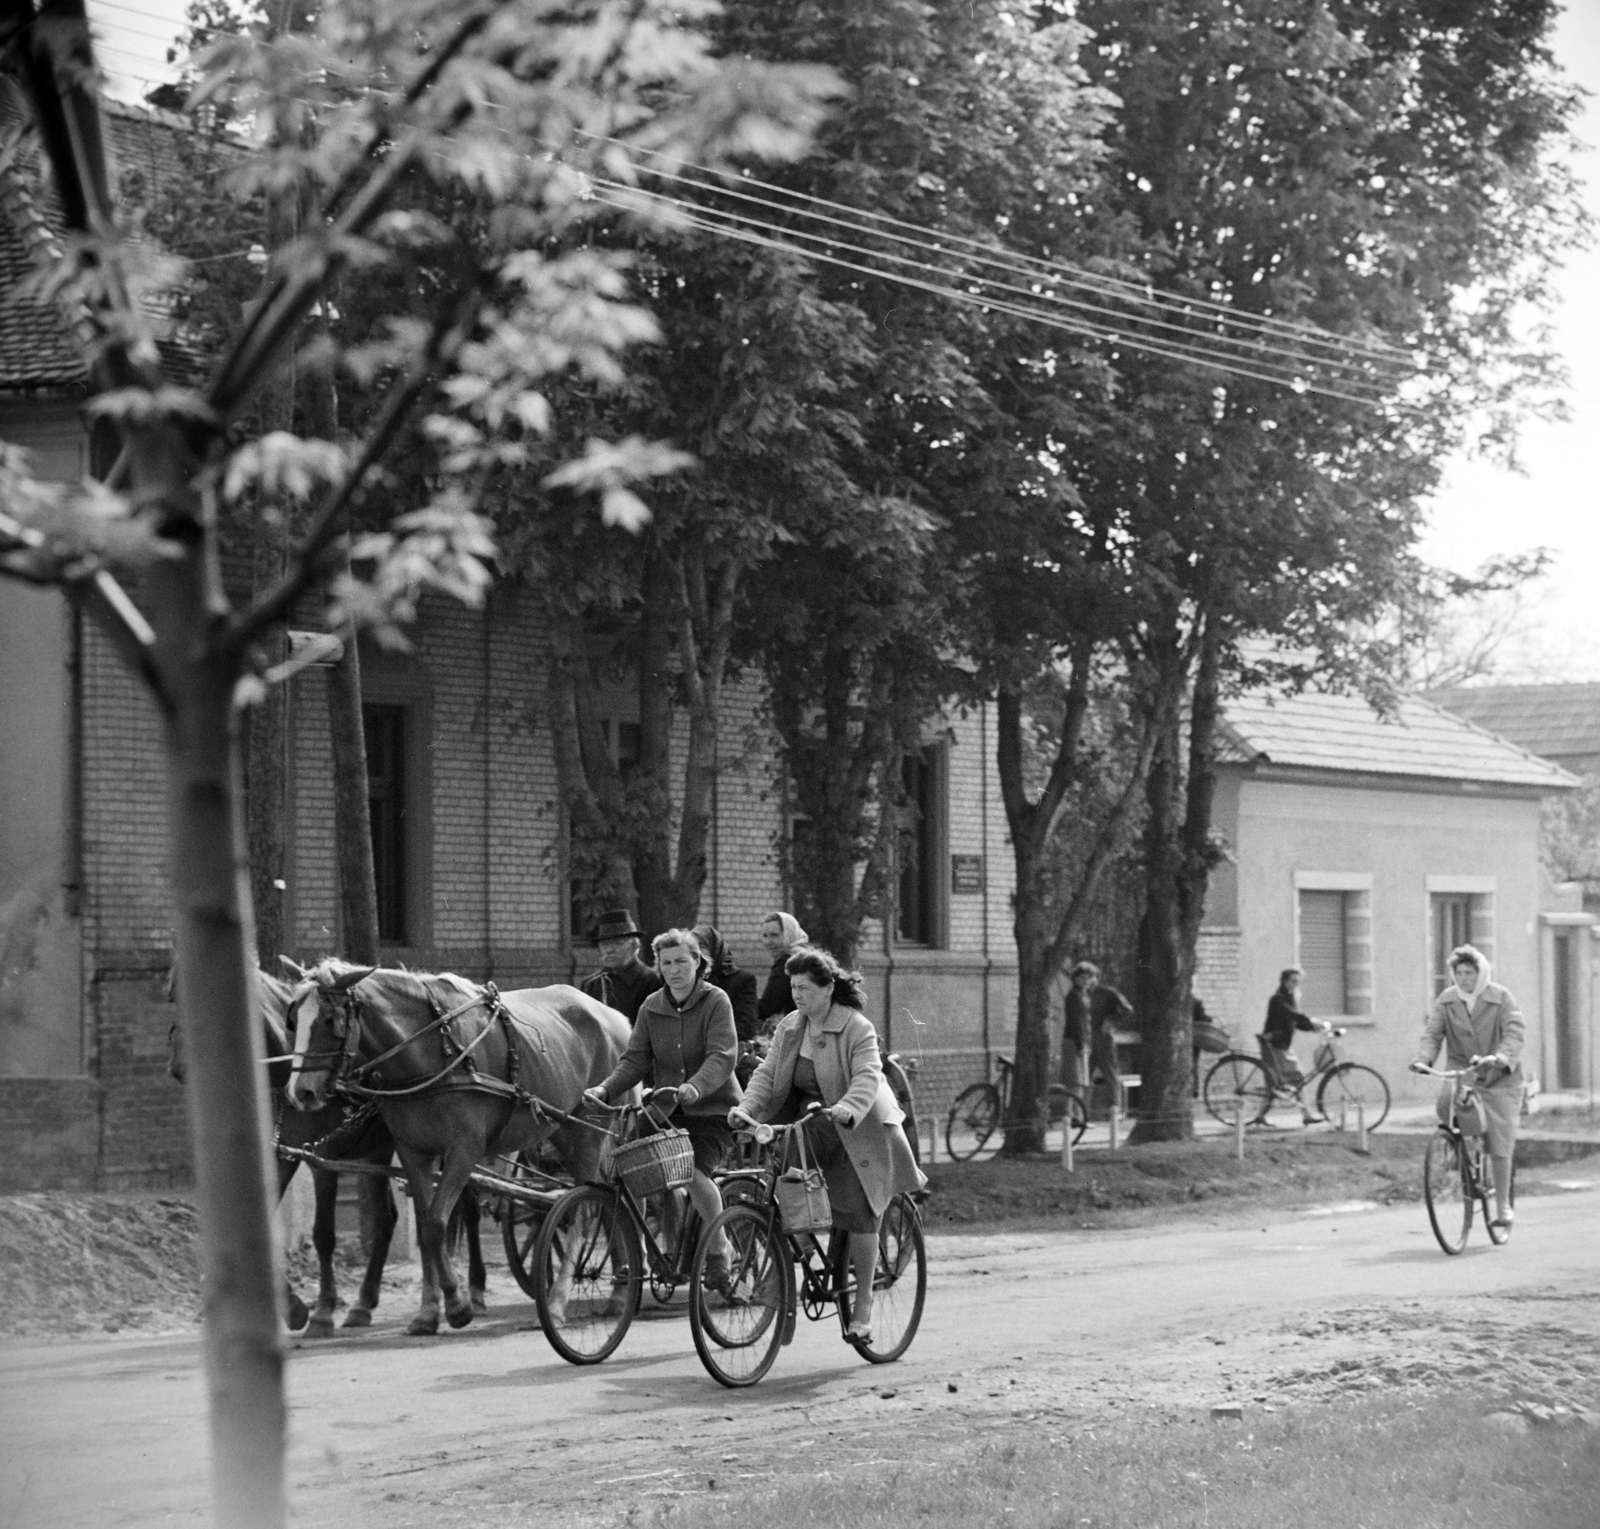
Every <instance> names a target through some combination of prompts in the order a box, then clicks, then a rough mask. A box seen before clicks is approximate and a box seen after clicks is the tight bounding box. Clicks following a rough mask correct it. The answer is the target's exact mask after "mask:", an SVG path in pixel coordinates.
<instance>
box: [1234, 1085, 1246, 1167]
mask: <svg viewBox="0 0 1600 1529" xmlns="http://www.w3.org/2000/svg"><path fill="white" fill-rule="evenodd" d="M1233 1155H1234V1156H1235V1157H1236V1158H1238V1159H1239V1161H1240V1162H1241V1163H1242V1162H1243V1161H1244V1095H1243V1094H1235V1095H1234V1096H1233Z"/></svg>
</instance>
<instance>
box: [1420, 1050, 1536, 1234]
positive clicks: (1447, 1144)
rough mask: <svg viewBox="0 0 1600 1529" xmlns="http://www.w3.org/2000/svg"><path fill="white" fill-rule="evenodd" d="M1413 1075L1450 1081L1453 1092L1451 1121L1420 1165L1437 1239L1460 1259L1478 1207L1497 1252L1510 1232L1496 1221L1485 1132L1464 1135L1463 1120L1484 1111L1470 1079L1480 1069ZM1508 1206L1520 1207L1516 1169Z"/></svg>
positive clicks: (1431, 1141)
mask: <svg viewBox="0 0 1600 1529" xmlns="http://www.w3.org/2000/svg"><path fill="white" fill-rule="evenodd" d="M1415 1071H1417V1072H1420V1073H1425V1074H1427V1075H1428V1076H1429V1077H1434V1078H1449V1079H1451V1080H1453V1082H1454V1084H1455V1086H1454V1087H1453V1088H1452V1089H1451V1091H1450V1118H1449V1119H1448V1120H1446V1121H1442V1122H1441V1123H1440V1126H1439V1129H1438V1130H1437V1131H1435V1132H1434V1134H1433V1136H1432V1137H1431V1138H1430V1139H1429V1142H1428V1153H1427V1156H1426V1157H1424V1158H1423V1160H1422V1193H1423V1198H1424V1199H1425V1200H1426V1201H1427V1204H1428V1220H1429V1222H1430V1223H1431V1224H1432V1226H1433V1235H1434V1236H1435V1237H1436V1238H1437V1239H1438V1241H1439V1246H1440V1247H1441V1248H1443V1249H1444V1250H1445V1252H1446V1253H1452V1254H1454V1253H1459V1252H1461V1251H1462V1249H1463V1248H1465V1247H1466V1245H1467V1237H1468V1236H1469V1234H1470V1233H1471V1231H1472V1212H1473V1209H1474V1206H1475V1205H1476V1206H1482V1208H1483V1224H1484V1227H1485V1229H1486V1230H1487V1231H1488V1233H1489V1241H1490V1242H1492V1243H1494V1244H1495V1245H1496V1246H1497V1247H1498V1246H1499V1245H1500V1244H1502V1243H1504V1242H1506V1241H1507V1240H1508V1239H1509V1238H1510V1236H1511V1228H1510V1227H1509V1226H1507V1225H1506V1224H1505V1223H1503V1222H1500V1221H1497V1220H1495V1215H1494V1178H1493V1174H1492V1172H1491V1170H1490V1167H1489V1154H1488V1153H1487V1152H1486V1151H1485V1150H1484V1136H1483V1133H1482V1132H1481V1131H1470V1132H1469V1131H1464V1130H1463V1129H1462V1127H1461V1119H1462V1117H1463V1116H1465V1115H1470V1114H1472V1113H1474V1112H1475V1111H1477V1110H1481V1108H1482V1106H1481V1105H1478V1104H1477V1103H1476V1100H1475V1098H1474V1095H1475V1093H1476V1090H1475V1089H1474V1087H1473V1085H1472V1082H1471V1081H1469V1080H1470V1079H1474V1078H1475V1077H1476V1075H1477V1071H1478V1069H1477V1064H1476V1063H1474V1064H1473V1065H1472V1066H1470V1067H1459V1068H1455V1069H1454V1070H1451V1071H1448V1072H1446V1071H1441V1070H1439V1069H1438V1068H1435V1067H1422V1066H1418V1067H1417V1068H1416V1069H1415ZM1507 1200H1508V1203H1510V1204H1511V1205H1512V1206H1515V1205H1516V1203H1517V1165H1516V1163H1515V1161H1513V1162H1512V1164H1511V1188H1510V1192H1509V1194H1508V1195H1507Z"/></svg>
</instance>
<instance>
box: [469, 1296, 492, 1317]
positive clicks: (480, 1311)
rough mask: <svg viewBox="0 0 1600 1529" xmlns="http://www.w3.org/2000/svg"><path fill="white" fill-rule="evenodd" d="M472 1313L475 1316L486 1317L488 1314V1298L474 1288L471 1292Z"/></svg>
mask: <svg viewBox="0 0 1600 1529" xmlns="http://www.w3.org/2000/svg"><path fill="white" fill-rule="evenodd" d="M472 1314H473V1316H475V1317H486V1316H488V1315H489V1302H488V1298H487V1297H486V1296H485V1295H484V1293H483V1292H482V1291H481V1290H474V1291H473V1292H472Z"/></svg>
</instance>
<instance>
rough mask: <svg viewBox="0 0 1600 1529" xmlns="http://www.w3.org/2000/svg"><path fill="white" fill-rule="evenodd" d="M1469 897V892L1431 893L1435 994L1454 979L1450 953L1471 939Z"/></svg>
mask: <svg viewBox="0 0 1600 1529" xmlns="http://www.w3.org/2000/svg"><path fill="white" fill-rule="evenodd" d="M1471 930H1472V896H1471V894H1470V893H1468V892H1448V893H1441V892H1436V893H1434V895H1433V992H1434V996H1435V997H1437V996H1438V995H1439V994H1440V993H1442V992H1443V991H1444V990H1445V989H1446V988H1447V987H1449V986H1450V984H1451V983H1452V982H1453V981H1455V978H1454V977H1452V976H1451V975H1450V952H1451V951H1452V950H1454V949H1455V948H1456V947H1457V946H1458V945H1469V944H1471V942H1472V935H1471Z"/></svg>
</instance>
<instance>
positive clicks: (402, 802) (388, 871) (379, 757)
mask: <svg viewBox="0 0 1600 1529" xmlns="http://www.w3.org/2000/svg"><path fill="white" fill-rule="evenodd" d="M361 720H362V725H363V727H364V728H365V729H366V735H367V809H368V812H369V814H370V816H371V820H372V870H373V875H374V878H375V880H376V881H377V885H378V938H379V939H380V940H382V941H383V943H384V944H386V945H404V944H406V943H407V932H408V931H407V927H406V913H407V909H406V875H407V871H408V869H409V867H408V866H407V856H406V830H407V827H408V824H407V820H406V766H405V761H406V708H405V707H404V706H363V707H362V708H361Z"/></svg>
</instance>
